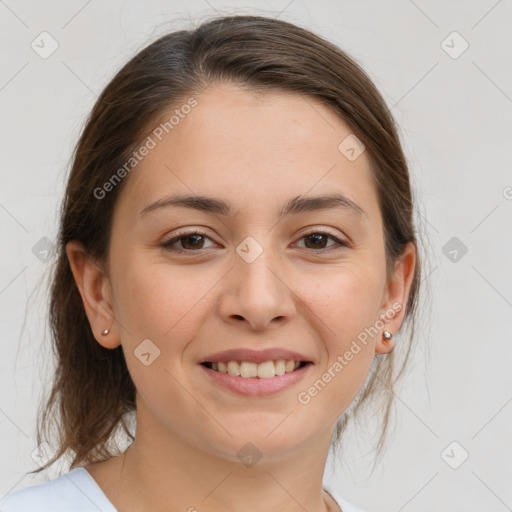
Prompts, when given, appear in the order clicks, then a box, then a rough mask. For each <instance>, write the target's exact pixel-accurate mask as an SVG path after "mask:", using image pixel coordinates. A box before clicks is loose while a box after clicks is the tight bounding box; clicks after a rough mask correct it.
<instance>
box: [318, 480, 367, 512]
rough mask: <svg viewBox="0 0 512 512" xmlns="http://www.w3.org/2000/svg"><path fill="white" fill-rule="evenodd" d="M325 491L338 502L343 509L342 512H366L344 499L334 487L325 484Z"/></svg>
mask: <svg viewBox="0 0 512 512" xmlns="http://www.w3.org/2000/svg"><path fill="white" fill-rule="evenodd" d="M323 487H324V489H325V490H326V491H327V492H328V493H329V494H330V495H331V497H332V498H333V499H334V501H336V502H337V503H338V505H339V507H340V508H341V512H365V511H364V510H361V509H360V508H358V507H356V506H355V505H352V503H349V502H348V501H347V500H345V499H343V498H342V497H341V496H340V495H339V494H338V493H337V492H336V491H335V490H334V489H333V488H332V487H330V486H329V485H325V484H324V486H323Z"/></svg>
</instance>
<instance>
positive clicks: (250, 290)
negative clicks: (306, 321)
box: [219, 250, 296, 331]
mask: <svg viewBox="0 0 512 512" xmlns="http://www.w3.org/2000/svg"><path fill="white" fill-rule="evenodd" d="M248 261H250V260H248ZM248 261H246V260H244V259H243V258H242V257H240V256H239V255H238V254H235V255H234V262H233V265H234V266H233V268H232V269H231V271H230V272H229V273H228V274H227V275H226V277H225V278H224V280H223V281H224V282H223V289H222V296H221V299H220V306H219V312H220V314H221V316H222V318H223V320H224V321H225V322H228V323H246V324H247V326H248V327H250V328H251V329H252V330H255V331H264V330H268V329H273V328H276V327H279V326H282V325H284V324H286V323H287V322H289V321H290V320H291V319H292V318H293V317H294V316H295V314H296V307H295V295H294V293H293V291H292V290H291V286H290V284H289V283H287V279H286V277H287V273H286V269H285V267H284V265H283V264H279V261H281V260H279V259H278V258H277V257H273V256H271V255H269V251H267V250H265V251H263V253H262V254H261V255H260V256H259V257H258V258H256V259H255V260H254V261H252V262H248Z"/></svg>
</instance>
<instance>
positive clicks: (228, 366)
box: [201, 359, 313, 379]
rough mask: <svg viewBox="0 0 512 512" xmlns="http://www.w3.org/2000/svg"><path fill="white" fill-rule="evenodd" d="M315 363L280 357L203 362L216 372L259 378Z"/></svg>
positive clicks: (270, 376) (282, 373) (289, 371)
mask: <svg viewBox="0 0 512 512" xmlns="http://www.w3.org/2000/svg"><path fill="white" fill-rule="evenodd" d="M310 364H313V363H311V362H310V361H294V360H293V359H290V360H288V361H285V360H284V359H279V360H277V361H265V362H263V363H259V364H258V363H253V362H248V361H226V362H209V361H205V362H204V363H201V365H202V366H205V367H206V368H209V369H210V370H213V371H215V372H219V373H227V374H229V375H231V376H233V377H241V378H245V379H250V378H258V379H270V378H272V377H276V376H277V377H278V376H281V375H285V374H286V373H293V372H294V371H296V370H298V369H300V368H302V367H304V366H307V365H310Z"/></svg>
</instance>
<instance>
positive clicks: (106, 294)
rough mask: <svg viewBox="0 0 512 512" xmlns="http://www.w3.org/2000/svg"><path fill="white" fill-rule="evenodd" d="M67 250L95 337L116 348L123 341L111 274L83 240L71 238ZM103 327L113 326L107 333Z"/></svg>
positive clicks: (107, 345)
mask: <svg viewBox="0 0 512 512" xmlns="http://www.w3.org/2000/svg"><path fill="white" fill-rule="evenodd" d="M66 254H67V256H68V260H69V264H70V266H71V271H72V272H73V277H74V278H75V282H76V285H77V287H78V290H79V291H80V295H81V296H82V301H83V303H84V308H85V313H86V315H87V318H88V319H89V323H90V325H91V330H92V332H93V334H94V337H95V338H96V340H97V341H98V343H99V344H100V345H102V346H104V347H105V348H110V349H112V348H116V347H117V346H119V345H120V344H121V341H120V337H119V332H118V330H117V329H116V322H115V317H114V312H113V309H112V300H111V288H110V281H109V278H108V277H107V276H105V275H104V272H103V271H102V269H101V268H100V267H99V266H98V265H97V264H96V263H95V262H94V261H92V259H91V258H90V257H89V256H88V255H87V254H86V251H85V249H84V248H83V245H82V244H81V243H80V242H78V241H75V240H73V241H71V242H68V243H67V244H66ZM104 329H109V330H110V332H109V333H108V335H106V336H105V335H103V334H102V331H103V330H104Z"/></svg>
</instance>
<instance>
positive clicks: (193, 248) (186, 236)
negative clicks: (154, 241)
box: [161, 231, 211, 252]
mask: <svg viewBox="0 0 512 512" xmlns="http://www.w3.org/2000/svg"><path fill="white" fill-rule="evenodd" d="M201 239H208V240H211V238H209V237H208V236H206V234H205V233H202V232H201V231H190V232H188V233H180V234H179V235H178V236H174V237H173V238H171V239H169V240H167V241H165V242H162V244H161V246H162V247H163V248H164V249H167V250H169V251H176V252H198V251H199V250H202V249H204V247H202V245H203V243H204V240H203V243H201V242H202V240H201ZM177 242H180V243H181V246H182V248H175V247H173V245H175V244H176V243H177ZM187 246H188V247H187Z"/></svg>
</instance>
